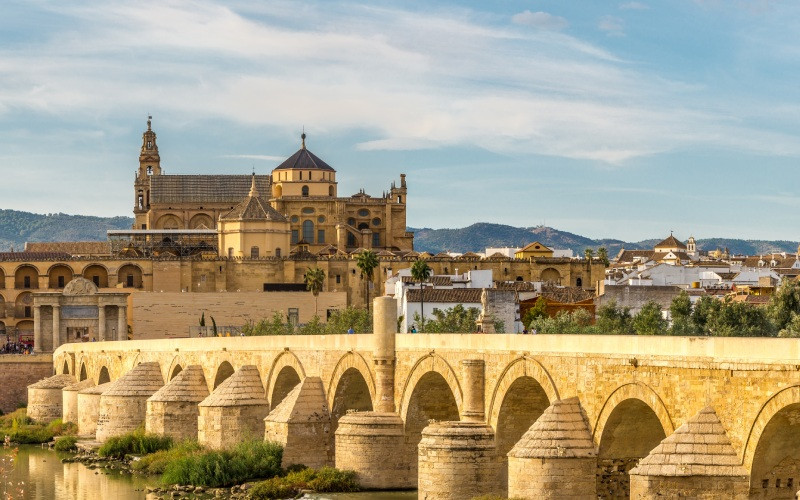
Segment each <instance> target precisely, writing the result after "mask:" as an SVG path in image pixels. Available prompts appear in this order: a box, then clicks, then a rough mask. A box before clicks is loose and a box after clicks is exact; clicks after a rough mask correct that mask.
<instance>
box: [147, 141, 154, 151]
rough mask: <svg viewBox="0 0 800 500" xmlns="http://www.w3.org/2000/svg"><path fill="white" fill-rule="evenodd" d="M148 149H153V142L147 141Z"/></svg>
mask: <svg viewBox="0 0 800 500" xmlns="http://www.w3.org/2000/svg"><path fill="white" fill-rule="evenodd" d="M147 149H153V141H147Z"/></svg>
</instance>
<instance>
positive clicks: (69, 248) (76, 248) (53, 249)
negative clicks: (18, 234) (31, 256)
mask: <svg viewBox="0 0 800 500" xmlns="http://www.w3.org/2000/svg"><path fill="white" fill-rule="evenodd" d="M29 252H30V253H62V252H63V253H68V254H70V255H108V254H110V253H111V244H110V243H109V242H107V241H29V242H26V243H25V253H29Z"/></svg>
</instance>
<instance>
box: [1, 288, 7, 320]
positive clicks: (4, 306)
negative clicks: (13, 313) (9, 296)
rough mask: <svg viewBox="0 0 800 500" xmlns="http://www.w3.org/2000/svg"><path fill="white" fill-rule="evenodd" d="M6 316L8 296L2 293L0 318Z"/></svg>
mask: <svg viewBox="0 0 800 500" xmlns="http://www.w3.org/2000/svg"><path fill="white" fill-rule="evenodd" d="M5 317H6V298H5V297H3V294H2V293H0V318H5Z"/></svg>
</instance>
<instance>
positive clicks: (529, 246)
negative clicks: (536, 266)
mask: <svg viewBox="0 0 800 500" xmlns="http://www.w3.org/2000/svg"><path fill="white" fill-rule="evenodd" d="M534 250H538V251H542V250H550V247H547V246H545V245H543V244H541V243H539V242H538V241H534V242H532V243H528V244H527V245H525V246H524V247H522V248H520V249H519V251H520V252H532V251H534Z"/></svg>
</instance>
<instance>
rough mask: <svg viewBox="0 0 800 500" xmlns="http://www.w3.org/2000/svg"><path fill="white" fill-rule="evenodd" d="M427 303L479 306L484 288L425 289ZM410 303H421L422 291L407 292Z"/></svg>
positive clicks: (414, 289)
mask: <svg viewBox="0 0 800 500" xmlns="http://www.w3.org/2000/svg"><path fill="white" fill-rule="evenodd" d="M424 291H425V302H444V303H457V304H464V303H468V304H479V303H480V301H481V292H482V291H483V289H482V288H427V287H426V288H425V289H424ZM406 295H407V297H408V301H409V302H420V297H422V290H419V289H417V288H411V289H409V290H408V292H406Z"/></svg>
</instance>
